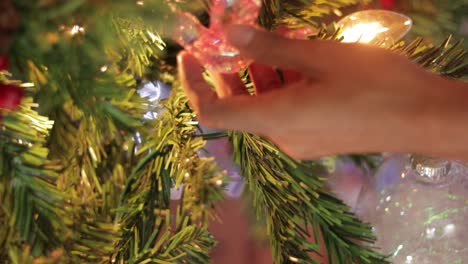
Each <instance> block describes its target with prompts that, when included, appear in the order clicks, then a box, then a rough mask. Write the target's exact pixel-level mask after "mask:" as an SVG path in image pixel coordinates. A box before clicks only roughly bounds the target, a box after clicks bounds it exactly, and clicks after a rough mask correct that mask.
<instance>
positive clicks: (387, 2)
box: [380, 0, 396, 9]
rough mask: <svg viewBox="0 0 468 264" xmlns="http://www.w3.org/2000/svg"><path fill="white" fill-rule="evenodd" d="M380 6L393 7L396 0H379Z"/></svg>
mask: <svg viewBox="0 0 468 264" xmlns="http://www.w3.org/2000/svg"><path fill="white" fill-rule="evenodd" d="M380 6H382V8H384V9H395V7H396V0H380Z"/></svg>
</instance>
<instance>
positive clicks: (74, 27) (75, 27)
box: [70, 25, 85, 35]
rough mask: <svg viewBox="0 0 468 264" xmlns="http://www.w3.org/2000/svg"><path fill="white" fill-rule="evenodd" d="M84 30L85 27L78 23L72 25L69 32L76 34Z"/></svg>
mask: <svg viewBox="0 0 468 264" xmlns="http://www.w3.org/2000/svg"><path fill="white" fill-rule="evenodd" d="M84 32H85V29H84V28H83V27H81V26H79V25H74V26H73V27H72V28H71V29H70V34H71V35H76V34H78V33H84Z"/></svg>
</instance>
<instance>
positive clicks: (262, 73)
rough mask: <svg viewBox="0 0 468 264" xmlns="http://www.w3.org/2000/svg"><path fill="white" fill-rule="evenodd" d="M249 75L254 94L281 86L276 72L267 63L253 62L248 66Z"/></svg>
mask: <svg viewBox="0 0 468 264" xmlns="http://www.w3.org/2000/svg"><path fill="white" fill-rule="evenodd" d="M249 75H250V78H251V79H252V81H253V83H254V87H255V93H256V94H262V93H265V92H268V91H272V90H275V89H278V88H281V86H282V82H281V78H280V77H279V75H278V73H277V72H276V71H275V70H274V69H273V68H271V67H269V66H267V65H264V64H260V63H253V64H252V65H250V67H249Z"/></svg>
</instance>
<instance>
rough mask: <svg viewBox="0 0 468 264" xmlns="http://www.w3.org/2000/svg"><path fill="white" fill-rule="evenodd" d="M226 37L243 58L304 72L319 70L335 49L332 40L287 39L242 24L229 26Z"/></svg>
mask: <svg viewBox="0 0 468 264" xmlns="http://www.w3.org/2000/svg"><path fill="white" fill-rule="evenodd" d="M227 37H228V40H229V42H230V43H231V44H232V45H234V46H235V47H237V48H238V49H239V50H240V52H241V54H242V55H243V56H245V57H248V58H251V59H254V60H255V61H258V62H260V63H264V64H268V65H274V66H281V67H284V68H288V69H293V70H297V71H300V72H305V73H313V72H314V71H317V70H321V69H322V68H323V65H325V64H326V63H327V61H329V60H330V56H334V55H333V51H332V49H334V46H336V43H335V42H332V41H327V43H326V45H324V43H325V41H318V40H317V41H312V40H295V39H288V38H284V37H281V36H280V35H278V34H275V33H271V32H266V31H262V30H258V29H255V28H253V27H248V26H242V25H232V26H229V27H228V31H227ZM325 56H327V57H325Z"/></svg>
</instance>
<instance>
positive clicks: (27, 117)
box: [0, 0, 468, 263]
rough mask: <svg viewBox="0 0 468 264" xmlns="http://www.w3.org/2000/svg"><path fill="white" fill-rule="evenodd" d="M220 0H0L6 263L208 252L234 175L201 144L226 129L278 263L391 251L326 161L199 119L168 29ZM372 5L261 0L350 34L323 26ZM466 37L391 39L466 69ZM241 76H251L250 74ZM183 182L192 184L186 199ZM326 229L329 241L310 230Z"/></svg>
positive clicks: (301, 22)
mask: <svg viewBox="0 0 468 264" xmlns="http://www.w3.org/2000/svg"><path fill="white" fill-rule="evenodd" d="M210 2H211V1H207V0H206V1H204V0H199V1H172V0H166V1H163V0H144V1H124V0H120V1H91V0H73V1H61V0H44V1H42V0H41V1H36V2H34V3H31V1H26V0H14V1H12V2H10V1H3V3H2V4H0V7H2V10H0V16H2V24H1V26H2V27H1V28H0V29H1V30H2V35H1V36H2V38H5V41H3V39H2V46H1V47H0V48H1V50H0V53H3V54H6V55H4V56H2V60H1V61H0V70H1V74H0V109H1V110H0V111H1V112H0V113H1V115H0V125H1V130H0V172H1V174H0V204H1V206H0V223H1V225H0V261H1V262H2V263H207V262H209V261H210V257H209V256H210V251H211V250H212V249H213V247H215V245H216V237H213V236H212V235H211V234H210V233H209V232H208V229H207V227H208V220H209V219H211V218H213V217H216V208H215V202H216V201H220V200H222V199H223V196H224V193H223V188H224V187H225V185H226V183H227V182H228V181H229V178H228V177H227V175H226V173H225V172H224V171H223V170H222V169H220V168H219V167H218V166H217V164H216V163H215V162H214V160H213V158H211V157H206V155H203V154H202V153H203V148H204V144H205V142H206V140H210V139H214V138H220V137H225V138H228V139H229V141H230V142H231V144H232V146H233V152H234V162H236V163H237V164H238V165H239V167H240V170H241V174H242V175H243V177H244V179H245V181H246V184H247V186H248V188H247V190H246V192H248V193H249V197H251V199H252V201H253V205H254V207H255V209H256V213H257V216H258V217H259V218H261V219H264V220H263V221H265V226H266V230H267V234H268V237H269V241H270V245H271V248H272V251H273V255H274V259H275V263H318V261H317V260H314V259H313V257H312V256H311V253H314V252H319V251H320V248H321V247H325V248H326V250H327V252H328V260H329V262H330V263H388V260H386V258H385V256H383V255H382V254H379V253H377V251H375V249H374V248H373V247H372V242H373V241H374V240H375V238H374V236H373V234H372V231H371V228H370V227H369V226H368V225H367V224H365V223H362V222H361V221H360V220H359V219H358V218H357V217H356V216H355V215H354V214H353V213H352V212H350V208H348V206H346V205H345V204H344V203H343V202H342V201H340V200H339V199H338V198H336V197H335V196H334V195H333V194H332V193H331V191H330V190H328V189H327V188H325V187H324V179H323V178H321V177H320V175H322V174H321V173H322V171H323V170H324V167H323V164H322V163H320V162H317V161H298V160H294V159H292V158H290V157H288V156H287V155H285V154H284V153H282V152H281V151H280V150H278V148H277V147H276V146H275V145H273V144H272V143H271V142H269V141H268V140H266V139H264V138H262V137H260V136H258V135H253V134H247V133H240V132H231V131H229V132H219V131H215V132H210V133H208V132H206V130H205V129H203V128H202V126H201V125H200V124H199V123H198V121H197V117H196V115H195V114H194V113H193V111H192V109H191V108H190V106H189V104H188V102H187V98H186V96H185V95H184V93H183V91H182V89H181V88H180V84H179V83H178V81H177V72H176V70H175V67H174V66H175V59H174V58H175V55H176V54H177V53H178V52H179V51H180V50H181V47H180V46H178V45H177V44H176V43H175V42H174V41H172V40H171V39H170V38H168V37H170V36H168V35H167V34H166V33H167V30H165V29H166V28H167V24H170V21H171V19H172V18H174V17H175V11H174V10H179V11H184V12H191V13H192V14H195V15H196V16H197V18H198V19H199V20H200V21H201V22H202V23H205V24H206V23H207V22H208V20H209V16H208V15H207V14H208V11H209V7H210ZM364 4H366V5H367V4H369V1H358V0H329V1H312V0H297V1H280V0H264V1H263V5H262V9H261V12H260V16H259V17H258V22H259V24H260V25H262V26H263V27H265V28H267V29H271V30H275V29H276V28H277V27H278V26H280V25H287V26H288V27H290V28H303V27H307V28H311V29H314V30H315V32H316V34H313V35H311V36H309V38H320V39H339V38H340V36H339V32H340V29H338V28H335V27H333V26H325V25H324V24H325V23H327V24H328V23H331V22H332V21H336V20H337V19H339V17H340V16H343V12H350V11H352V10H357V9H360V8H362V7H363V5H364ZM465 4H466V2H465ZM340 9H342V11H340ZM2 12H3V13H2ZM4 17H6V18H7V19H3V18H4ZM6 37H7V38H8V41H6V40H7V39H6ZM460 45H462V44H461V42H460V41H458V42H457V41H452V40H451V39H450V38H448V39H446V40H444V41H443V43H441V44H440V45H439V44H437V45H435V46H432V45H426V44H423V42H422V40H421V39H415V40H414V41H411V42H409V44H404V43H402V42H398V43H394V44H393V45H391V46H390V47H389V48H390V49H393V50H395V52H401V53H403V54H405V55H407V56H409V57H410V58H411V59H413V60H414V61H415V62H417V63H419V64H420V65H421V66H423V67H425V68H427V69H429V70H431V71H434V72H437V73H439V74H443V75H445V76H449V77H454V78H462V77H464V76H466V74H467V72H468V69H467V64H466V52H465V51H463V50H460V49H459V47H460ZM6 58H8V60H7V59H6ZM240 74H242V76H243V79H244V80H245V82H246V83H247V87H249V83H250V78H249V76H248V73H246V72H244V71H241V73H240ZM16 80H21V81H16ZM162 83H165V84H167V85H169V86H170V87H171V95H170V96H169V97H168V98H167V99H162V100H156V101H155V100H154V98H153V97H151V96H147V95H145V94H144V92H142V88H141V87H144V86H145V85H153V86H154V85H156V86H157V85H162ZM352 158H353V159H354V160H356V161H359V162H366V161H367V160H369V158H368V157H367V156H359V155H353V156H352ZM171 189H172V190H174V189H179V190H181V192H182V194H181V199H180V202H179V203H178V205H177V207H174V206H172V207H171V206H170V205H171V202H170V200H171V199H170V198H171ZM319 236H321V237H322V238H323V244H320V243H315V242H311V241H312V240H311V239H310V238H311V237H315V240H314V241H319V240H320V239H319Z"/></svg>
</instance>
